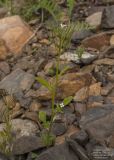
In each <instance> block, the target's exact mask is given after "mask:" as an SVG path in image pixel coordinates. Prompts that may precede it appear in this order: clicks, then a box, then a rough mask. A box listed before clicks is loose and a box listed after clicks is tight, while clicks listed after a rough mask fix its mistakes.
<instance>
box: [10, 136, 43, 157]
mask: <svg viewBox="0 0 114 160" xmlns="http://www.w3.org/2000/svg"><path fill="white" fill-rule="evenodd" d="M44 147H45V145H44V144H43V142H42V140H41V138H40V137H38V136H23V137H20V138H18V139H16V140H15V141H14V145H13V149H12V150H13V151H12V152H13V154H14V155H21V154H25V153H29V152H32V151H34V150H38V149H42V148H44Z"/></svg>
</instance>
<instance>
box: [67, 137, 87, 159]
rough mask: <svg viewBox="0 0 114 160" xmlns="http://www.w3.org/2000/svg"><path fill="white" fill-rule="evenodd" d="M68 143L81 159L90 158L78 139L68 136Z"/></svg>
mask: <svg viewBox="0 0 114 160" xmlns="http://www.w3.org/2000/svg"><path fill="white" fill-rule="evenodd" d="M67 143H68V145H69V146H70V147H71V148H72V150H73V151H74V152H75V153H76V154H77V155H78V157H79V158H80V159H81V160H89V158H88V156H87V153H86V151H85V149H84V148H83V147H81V146H80V145H79V144H78V143H77V142H76V141H74V140H72V139H69V138H68V139H67Z"/></svg>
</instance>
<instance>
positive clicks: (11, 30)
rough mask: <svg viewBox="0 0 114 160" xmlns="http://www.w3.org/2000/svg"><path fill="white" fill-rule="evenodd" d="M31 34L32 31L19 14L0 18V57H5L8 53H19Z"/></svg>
mask: <svg viewBox="0 0 114 160" xmlns="http://www.w3.org/2000/svg"><path fill="white" fill-rule="evenodd" d="M32 36H33V32H32V31H31V29H30V28H29V26H27V24H25V22H23V21H22V19H21V18H20V17H19V16H11V17H6V18H3V19H0V41H1V43H0V59H6V58H7V56H8V55H9V53H13V55H15V56H17V55H20V54H21V51H22V48H23V47H24V45H25V44H26V43H27V42H28V40H30V38H31V37H32ZM1 50H2V52H1Z"/></svg>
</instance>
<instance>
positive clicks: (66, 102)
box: [63, 96, 73, 106]
mask: <svg viewBox="0 0 114 160" xmlns="http://www.w3.org/2000/svg"><path fill="white" fill-rule="evenodd" d="M72 99H73V97H72V96H69V97H67V98H65V99H64V100H63V104H64V105H65V106H66V105H68V104H69V103H70V102H71V101H72Z"/></svg>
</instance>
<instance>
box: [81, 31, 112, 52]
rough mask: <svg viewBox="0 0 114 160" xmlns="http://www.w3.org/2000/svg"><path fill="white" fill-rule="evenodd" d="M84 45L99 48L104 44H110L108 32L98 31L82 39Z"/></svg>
mask: <svg viewBox="0 0 114 160" xmlns="http://www.w3.org/2000/svg"><path fill="white" fill-rule="evenodd" d="M82 44H83V45H84V47H90V48H95V49H98V50H100V49H101V48H102V47H104V46H109V45H110V34H107V33H105V32H103V33H98V34H96V35H93V36H91V37H89V38H86V39H84V40H83V41H82Z"/></svg>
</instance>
